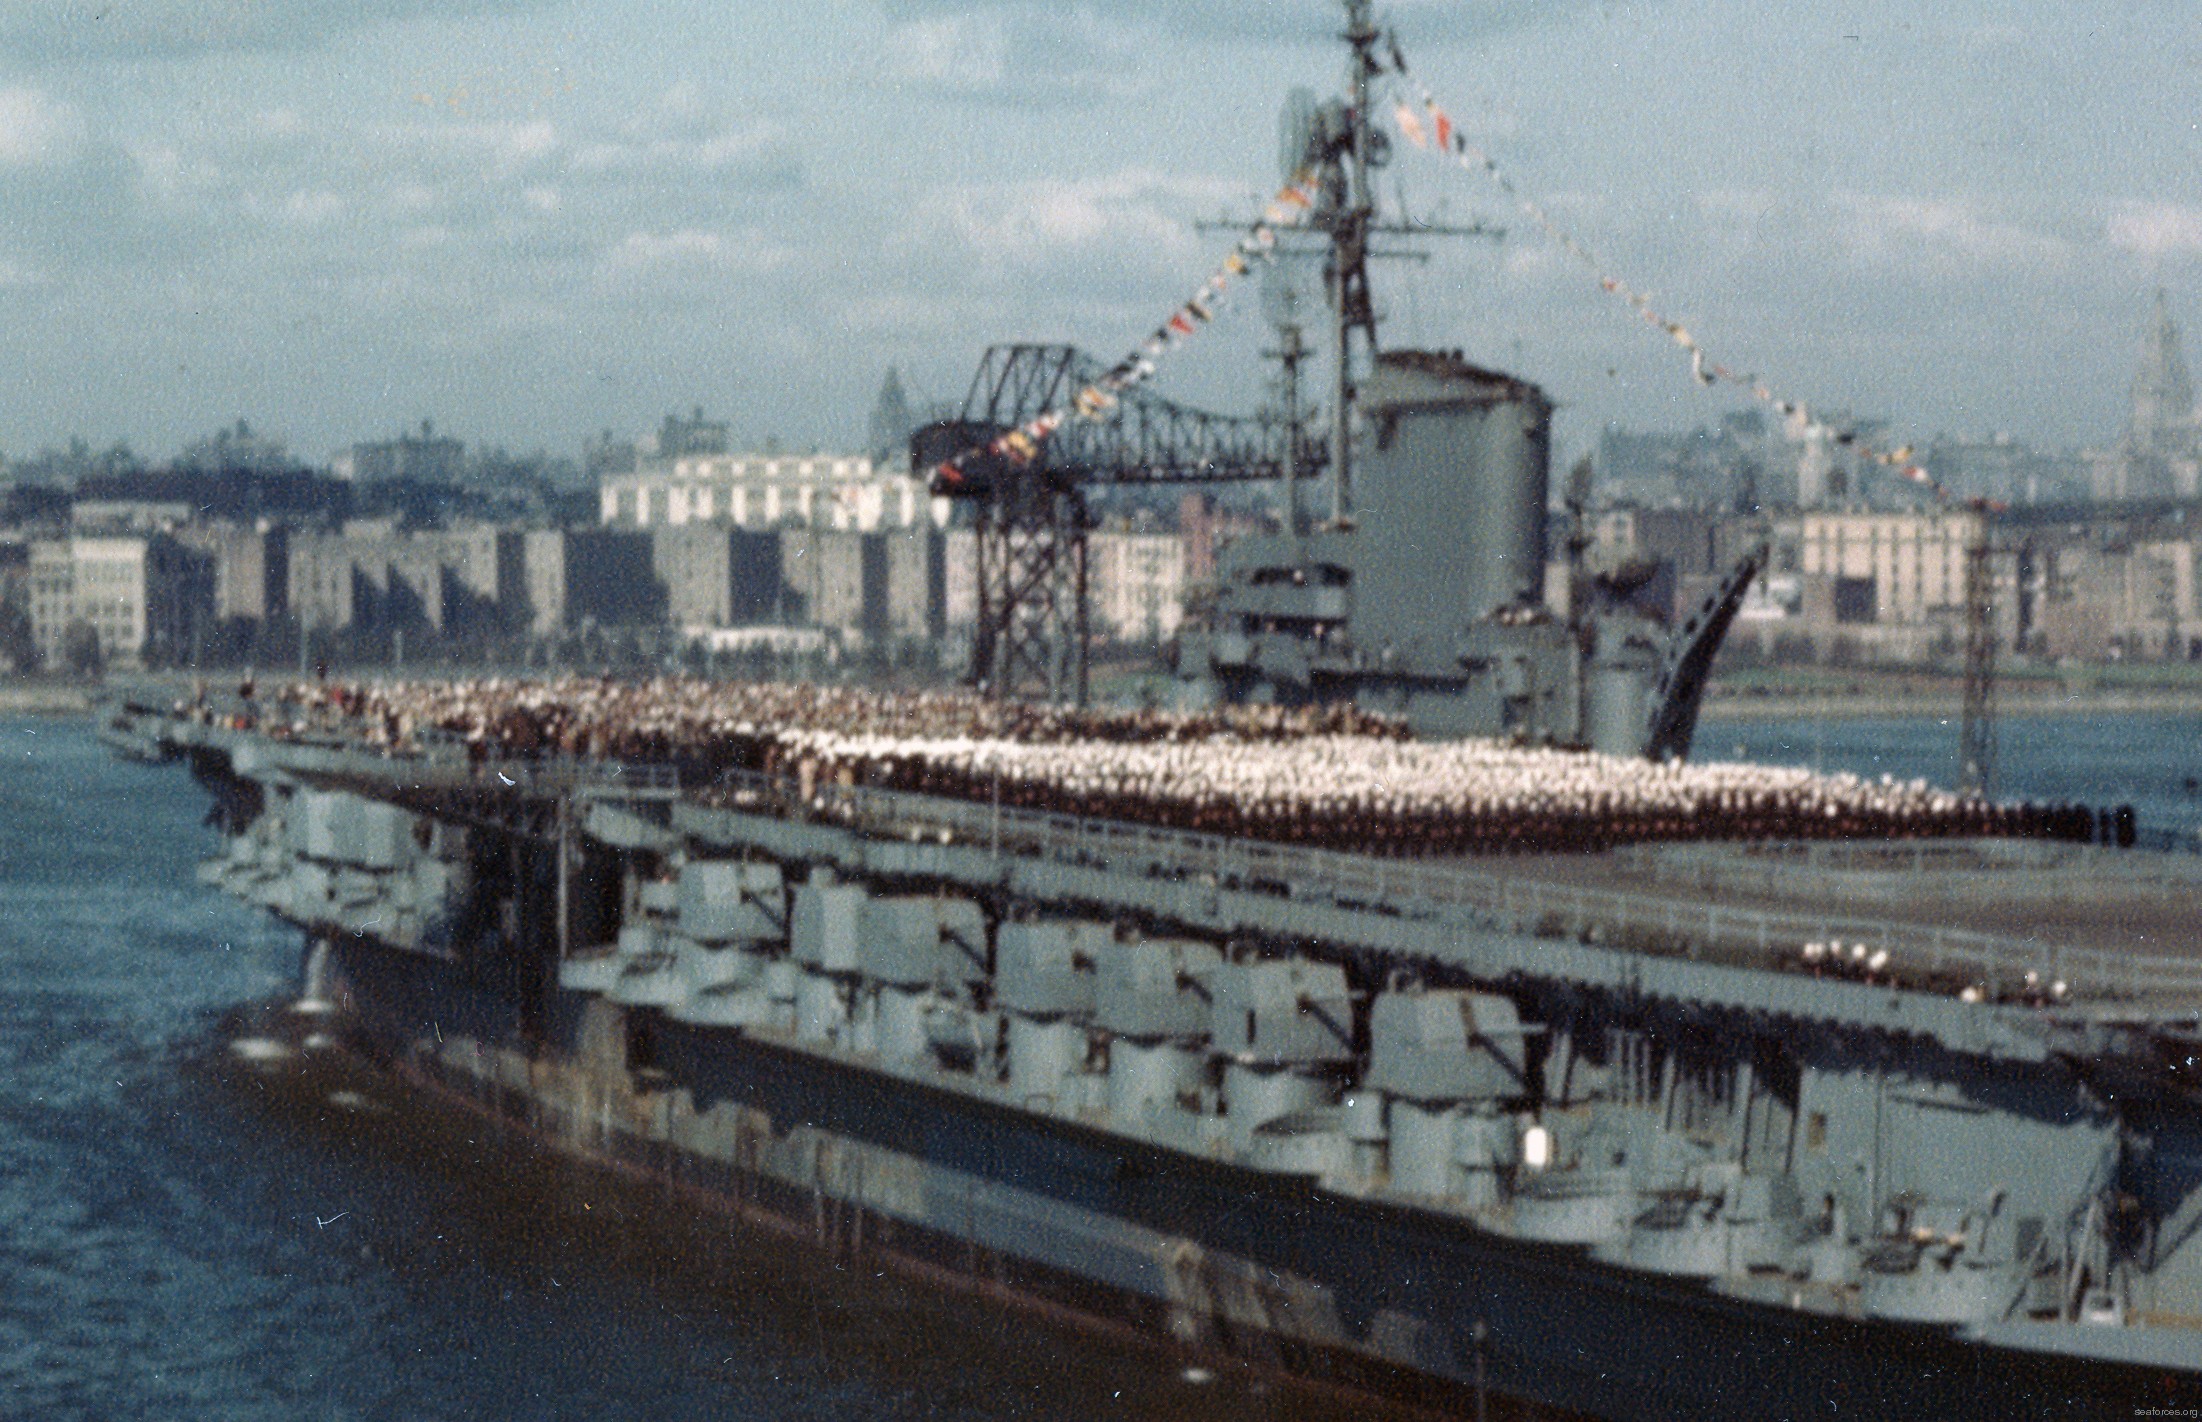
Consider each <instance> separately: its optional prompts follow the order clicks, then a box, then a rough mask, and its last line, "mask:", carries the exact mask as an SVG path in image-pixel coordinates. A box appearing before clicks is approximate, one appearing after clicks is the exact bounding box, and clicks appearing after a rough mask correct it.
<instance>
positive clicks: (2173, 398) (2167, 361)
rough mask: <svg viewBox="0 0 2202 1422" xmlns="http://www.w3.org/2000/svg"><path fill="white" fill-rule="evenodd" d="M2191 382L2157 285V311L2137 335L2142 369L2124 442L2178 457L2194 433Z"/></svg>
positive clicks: (2176, 331) (2176, 330)
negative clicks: (2138, 336)
mask: <svg viewBox="0 0 2202 1422" xmlns="http://www.w3.org/2000/svg"><path fill="white" fill-rule="evenodd" d="M2195 429H2196V417H2195V404H2194V381H2193V379H2192V378H2191V377H2190V376H2189V375H2188V374H2187V358H2186V356H2185V355H2184V354H2183V353H2182V352H2181V351H2180V349H2179V327H2178V326H2177V324H2175V323H2174V322H2173V321H2172V319H2171V297H2170V295H2169V294H2168V293H2167V292H2165V291H2164V290H2163V288H2161V287H2159V288H2157V292H2156V311H2155V315H2154V316H2153V317H2152V318H2151V319H2150V321H2149V324H2148V330H2147V331H2146V333H2145V334H2144V335H2143V336H2142V338H2141V367H2140V369H2139V370H2138V371H2137V372H2135V374H2134V377H2133V420H2132V424H2131V425H2130V426H2129V427H2128V429H2127V433H2126V440H2127V443H2128V446H2129V447H2130V448H2131V449H2132V450H2133V451H2134V452H2135V453H2138V454H2160V455H2172V456H2176V455H2181V454H2185V453H2188V452H2190V451H2189V449H2188V448H2187V447H2188V446H2190V445H2192V443H2193V442H2194V437H2195Z"/></svg>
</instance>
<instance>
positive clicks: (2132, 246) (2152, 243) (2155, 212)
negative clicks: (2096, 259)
mask: <svg viewBox="0 0 2202 1422" xmlns="http://www.w3.org/2000/svg"><path fill="white" fill-rule="evenodd" d="M2103 235H2104V236H2105V237H2106V238H2108V239H2109V242H2110V245H2111V246H2113V247H2116V248H2118V249H2120V250H2121V251H2126V252H2131V253H2133V254H2134V255H2136V256H2141V257H2185V256H2193V255H2195V254H2197V253H2202V207H2195V206H2192V205H2191V204H2185V203H2170V202H2150V203H2124V204H2121V205H2120V206H2119V207H2118V209H2117V210H2116V211H2114V212H2113V213H2111V215H2110V220H2109V222H2108V223H2107V224H2106V225H2105V227H2104V232H2103Z"/></svg>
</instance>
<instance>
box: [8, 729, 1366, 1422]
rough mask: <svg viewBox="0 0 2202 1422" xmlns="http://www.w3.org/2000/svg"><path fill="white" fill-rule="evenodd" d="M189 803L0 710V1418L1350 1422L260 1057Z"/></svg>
mask: <svg viewBox="0 0 2202 1422" xmlns="http://www.w3.org/2000/svg"><path fill="white" fill-rule="evenodd" d="M206 803H207V802H206V798H205V796H204V795H203V794H202V793H201V792H200V791H199V789H198V787H196V786H195V785H193V784H192V783H191V780H190V778H189V777H188V776H187V775H186V774H185V772H184V771H183V770H182V769H181V768H179V767H160V768H156V767H148V766H142V765H132V764H126V763H122V762H118V761H116V760H114V759H113V758H111V757H110V756H109V754H108V753H107V752H106V751H105V750H104V749H103V748H102V747H100V746H99V745H98V744H97V743H96V742H95V741H94V739H93V737H92V734H91V726H90V723H89V722H87V721H84V720H81V719H78V720H60V719H53V720H47V719H36V718H0V1416H4V1417H22V1418H39V1419H47V1420H48V1422H60V1420H61V1419H85V1422H94V1420H95V1419H97V1422H106V1419H116V1418H157V1419H167V1418H188V1419H199V1418H221V1419H225V1422H241V1420H244V1419H262V1418H264V1419H270V1422H274V1419H282V1420H283V1422H293V1420H294V1419H332V1420H333V1419H346V1420H347V1422H348V1419H378V1420H379V1419H388V1422H426V1419H439V1418H453V1419H458V1418H465V1419H493V1418H515V1419H520V1418H526V1419H565V1418H571V1419H609V1418H619V1417H629V1416H647V1417H650V1418H652V1419H653V1422H680V1419H687V1418H696V1419H704V1418H709V1419H712V1422H745V1419H757V1422H766V1420H767V1419H787V1418H820V1419H828V1418H830V1419H832V1422H864V1419H875V1418H876V1419H886V1418H896V1419H900V1418H941V1419H1007V1418H1017V1419H1035V1418H1040V1419H1053V1418H1062V1419H1070V1418H1088V1417H1126V1418H1146V1417H1185V1418H1193V1417H1201V1418H1207V1417H1224V1418H1249V1419H1251V1418H1255V1417H1274V1416H1280V1415H1283V1416H1298V1417H1307V1418H1324V1417H1333V1416H1343V1415H1349V1414H1347V1413H1344V1412H1341V1411H1339V1410H1338V1408H1337V1407H1336V1405H1335V1404H1333V1403H1332V1402H1330V1401H1328V1400H1326V1399H1323V1398H1319V1397H1312V1396H1305V1395H1302V1394H1300V1393H1298V1392H1288V1393H1284V1394H1273V1393H1271V1392H1269V1391H1268V1390H1267V1389H1266V1388H1265V1387H1264V1386H1263V1385H1261V1384H1260V1383H1259V1382H1256V1381H1250V1380H1248V1379H1245V1378H1242V1377H1239V1376H1236V1375H1234V1374H1229V1373H1226V1374H1223V1375H1221V1376H1216V1377H1212V1378H1206V1377H1203V1376H1202V1375H1201V1374H1199V1373H1197V1372H1196V1373H1194V1374H1193V1375H1191V1376H1190V1377H1188V1376H1187V1374H1186V1372H1185V1368H1184V1364H1183V1363H1182V1362H1181V1361H1180V1360H1176V1359H1173V1358H1170V1357H1168V1356H1165V1355H1164V1354H1162V1353H1161V1352H1159V1351H1157V1350H1152V1349H1149V1348H1146V1347H1144V1346H1139V1345H1134V1344H1128V1343H1121V1342H1117V1341H1115V1340H1113V1339H1110V1338H1107V1337H1101V1338H1096V1337H1090V1336H1086V1335H1082V1334H1073V1333H1072V1332H1070V1331H1068V1330H1067V1329H1063V1328H1060V1327H1058V1326H1057V1325H1056V1324H1054V1323H1052V1322H1049V1321H1047V1320H1044V1319H1040V1318H1035V1317H1031V1316H1027V1315H1024V1314H1020V1313H1014V1312H1011V1311H1009V1310H1007V1309H1004V1308H1001V1307H998V1306H994V1305H991V1304H987V1303H983V1302H980V1301H977V1300H973V1299H968V1298H965V1297H961V1296H956V1295H950V1294H946V1293H943V1292H941V1291H939V1290H936V1289H934V1288H931V1287H929V1286H926V1285H922V1284H914V1283H908V1282H904V1281H902V1280H900V1279H898V1278H895V1277H891V1276H890V1277H871V1276H859V1275H858V1274H857V1273H855V1272H854V1271H852V1270H846V1269H836V1268H835V1267H833V1266H832V1265H831V1264H830V1263H827V1262H825V1261H824V1260H822V1259H821V1258H820V1257H818V1256H815V1255H812V1254H810V1253H808V1252H807V1251H804V1250H802V1249H798V1248H791V1247H789V1246H788V1245H787V1244H786V1243H785V1242H784V1241H783V1240H781V1239H780V1238H778V1237H776V1236H771V1235H764V1234H759V1233H757V1232H755V1231H752V1230H750V1229H748V1228H747V1227H744V1226H741V1225H737V1224H735V1223H732V1222H730V1221H729V1220H727V1219H725V1218H724V1217H721V1216H718V1215H716V1214H712V1213H710V1212H706V1211H699V1210H696V1209H694V1208H692V1207H689V1206H686V1205H684V1204H682V1203H681V1202H679V1201H676V1200H671V1199H668V1198H667V1197H665V1196H664V1195H663V1194H662V1193H660V1192H659V1191H657V1190H655V1189H653V1188H651V1187H649V1186H647V1185H642V1184H637V1183H633V1182H629V1181H625V1180H622V1179H617V1178H610V1177H607V1176H605V1175H604V1174H602V1173H600V1172H598V1171H594V1170H591V1169H588V1168H586V1167H581V1166H576V1165H573V1164H570V1163H566V1162H563V1161H561V1160H559V1159H558V1158H556V1157H553V1156H550V1155H548V1154H547V1153H545V1152H543V1151H541V1150H540V1149H538V1148H536V1147H535V1146H533V1145H532V1143H530V1142H529V1141H527V1140H526V1139H524V1138H521V1137H519V1136H516V1135H511V1134H503V1133H500V1132H499V1131H498V1130H497V1129H496V1128H495V1127H493V1126H491V1125H490V1124H489V1123H488V1122H486V1121H484V1120H483V1119H481V1118H479V1117H477V1116H474V1115H472V1114H470V1113H465V1112H460V1111H457V1110H455V1109H451V1108H448V1107H443V1106H440V1105H437V1104H435V1103H426V1102H421V1101H417V1100H414V1099H412V1098H410V1097H409V1096H407V1095H406V1094H405V1093H403V1092H401V1091H399V1090H397V1089H396V1088H394V1087H393V1086H392V1085H391V1084H390V1083H388V1082H386V1081H385V1080H383V1079H382V1078H381V1077H379V1076H377V1075H375V1074H374V1073H371V1072H368V1071H364V1070H362V1069H360V1068H357V1067H353V1066H348V1065H347V1064H346V1062H345V1061H344V1059H342V1058H341V1057H329V1056H326V1055H323V1056H317V1057H310V1058H305V1059H300V1058H295V1057H294V1058H291V1059H287V1060H256V1059H255V1058H257V1057H259V1056H262V1055H264V1054H265V1053H267V1052H268V1051H270V1050H272V1043H265V1044H263V1041H262V1039H259V1038H258V1035H257V1033H256V1032H255V1030H254V1029H253V1027H252V1026H251V1025H250V1023H249V1021H242V1020H240V1019H239V1018H238V1016H237V1015H236V1010H237V1009H238V1008H240V1007H241V1006H243V1005H246V1004H251V1003H254V1002H256V1001H260V1000H266V999H269V998H272V997H278V996H280V995H282V994H284V993H285V992H286V991H287V990H290V989H292V988H293V987H294V985H295V982H296V974H297V969H298V941H297V935H296V934H295V933H292V932H287V931H285V930H283V929H281V928H280V927H278V926H276V925H275V924H273V923H272V922H271V921H269V920H267V919H265V918H264V917H263V916H261V915H259V914H258V913H256V912H254V911H252V910H249V909H247V908H245V907H243V906H242V905H240V904H238V903H237V902H236V901H235V900H232V899H230V898H228V897H227V896H226V895H223V894H220V893H218V892H216V891H215V890H212V889H208V888H203V887H201V886H200V885H198V884H197V883H196V882H195V880H194V878H193V867H194V865H195V864H196V863H197V861H198V860H200V859H201V858H203V857H205V856H207V855H209V854H211V853H213V852H214V851H215V850H216V849H217V848H218V844H219V841H218V839H217V837H216V835H215V832H214V831H213V830H212V829H209V828H206V827H205V826H204V825H203V823H202V821H203V818H204V815H205V811H206ZM240 1046H242V1047H243V1048H244V1049H245V1051H244V1052H240V1051H239V1050H238V1048H239V1047H240ZM1351 1415H1362V1414H1360V1413H1353V1414H1351Z"/></svg>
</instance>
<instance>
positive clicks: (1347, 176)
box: [1325, 0, 1378, 523]
mask: <svg viewBox="0 0 2202 1422" xmlns="http://www.w3.org/2000/svg"><path fill="white" fill-rule="evenodd" d="M1344 3H1345V7H1346V29H1345V34H1344V35H1343V36H1342V38H1343V39H1344V40H1345V42H1346V44H1347V45H1348V47H1349V48H1350V49H1351V51H1352V52H1351V54H1350V55H1349V57H1348V59H1347V61H1346V112H1345V121H1346V132H1345V133H1344V134H1343V135H1342V136H1341V138H1342V141H1341V142H1340V143H1339V144H1338V145H1337V147H1335V148H1334V149H1333V150H1332V156H1331V160H1330V162H1329V164H1328V165H1327V166H1328V168H1329V172H1328V173H1327V174H1326V183H1325V187H1326V188H1327V189H1328V191H1327V192H1326V194H1325V196H1326V197H1327V198H1328V199H1329V201H1328V203H1327V204H1326V205H1327V206H1328V207H1329V209H1330V211H1329V227H1330V270H1329V272H1328V273H1327V275H1328V276H1329V278H1330V304H1331V315H1332V317H1333V319H1334V321H1335V322H1336V330H1335V332H1334V334H1335V336H1336V338H1337V343H1338V344H1337V351H1336V356H1337V369H1336V371H1335V372H1334V376H1335V379H1334V383H1333V389H1332V392H1331V393H1332V399H1331V407H1330V425H1331V427H1330V468H1331V495H1330V516H1331V521H1332V522H1333V523H1343V522H1344V521H1345V519H1346V518H1347V517H1348V516H1349V515H1350V514H1351V512H1352V510H1353V400H1354V390H1353V333H1354V332H1355V331H1359V332H1360V333H1361V337H1362V342H1363V344H1364V346H1365V347H1366V349H1367V351H1368V352H1369V354H1371V355H1372V356H1373V355H1374V354H1375V351H1376V312H1375V309H1374V307H1373V306H1372V305H1371V304H1370V301H1369V263H1368V257H1369V253H1368V240H1369V228H1370V220H1371V218H1372V217H1373V216H1374V215H1375V210H1376V204H1375V201H1374V200H1373V199H1372V198H1371V196H1370V187H1369V168H1370V166H1371V153H1370V143H1371V137H1370V129H1369V85H1370V81H1371V80H1373V79H1374V78H1375V77H1376V74H1377V60H1376V41H1377V38H1378V35H1377V29H1376V24H1375V21H1374V20H1373V19H1372V18H1371V16H1370V4H1371V0H1344Z"/></svg>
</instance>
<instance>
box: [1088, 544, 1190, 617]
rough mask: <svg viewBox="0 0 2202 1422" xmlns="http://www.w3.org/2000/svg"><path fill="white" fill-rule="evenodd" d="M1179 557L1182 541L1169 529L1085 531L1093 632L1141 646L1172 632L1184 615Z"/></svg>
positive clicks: (1182, 551) (1181, 556) (1182, 566)
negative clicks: (1160, 530) (1160, 531)
mask: <svg viewBox="0 0 2202 1422" xmlns="http://www.w3.org/2000/svg"><path fill="white" fill-rule="evenodd" d="M1185 562H1186V559H1185V543H1184V540H1183V539H1181V538H1180V537H1179V536H1178V535H1177V534H1175V533H1158V532H1150V531H1137V530H1130V529H1124V530H1101V531H1097V532H1094V533H1092V534H1089V535H1088V536H1087V540H1086V578H1087V588H1088V594H1087V596H1088V598H1089V601H1090V608H1089V611H1090V615H1091V617H1092V622H1093V629H1094V631H1095V632H1097V633H1099V634H1100V635H1102V636H1104V637H1107V638H1108V639H1109V640H1111V641H1115V642H1124V643H1133V644H1138V645H1145V646H1151V645H1154V644H1156V643H1160V642H1163V641H1166V640H1168V639H1169V638H1171V637H1173V636H1175V635H1177V629H1178V624H1179V623H1180V622H1182V621H1183V620H1184V617H1185Z"/></svg>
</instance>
